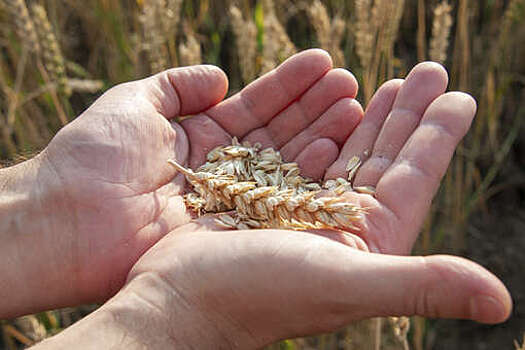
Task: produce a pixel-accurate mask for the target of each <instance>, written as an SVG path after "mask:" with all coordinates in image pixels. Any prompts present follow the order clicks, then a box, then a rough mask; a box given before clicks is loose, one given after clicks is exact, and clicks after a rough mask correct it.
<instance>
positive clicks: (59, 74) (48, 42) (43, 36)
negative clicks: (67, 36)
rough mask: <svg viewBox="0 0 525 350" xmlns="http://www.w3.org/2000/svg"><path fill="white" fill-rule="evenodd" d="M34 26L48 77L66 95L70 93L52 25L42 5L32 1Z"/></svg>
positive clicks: (62, 59) (64, 66) (62, 58)
mask: <svg viewBox="0 0 525 350" xmlns="http://www.w3.org/2000/svg"><path fill="white" fill-rule="evenodd" d="M31 13H32V14H33V21H34V23H35V28H37V29H38V37H39V39H40V48H41V50H40V53H41V56H42V61H43V62H44V66H45V68H46V71H47V73H48V74H49V77H50V78H51V80H52V81H53V82H56V83H57V84H58V89H59V92H61V93H64V94H65V95H66V96H67V95H70V94H71V88H70V87H69V85H68V83H67V76H66V65H65V63H64V57H63V56H62V52H61V50H60V45H59V43H58V40H57V38H56V36H55V33H54V32H53V27H52V25H51V23H50V22H49V19H48V18H47V12H46V10H45V8H44V7H43V6H42V5H39V4H38V3H34V4H33V5H32V6H31Z"/></svg>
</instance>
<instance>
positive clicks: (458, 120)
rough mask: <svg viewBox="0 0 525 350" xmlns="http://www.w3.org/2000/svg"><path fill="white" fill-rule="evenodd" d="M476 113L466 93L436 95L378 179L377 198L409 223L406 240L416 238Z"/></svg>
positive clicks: (471, 99)
mask: <svg viewBox="0 0 525 350" xmlns="http://www.w3.org/2000/svg"><path fill="white" fill-rule="evenodd" d="M475 113H476V102H475V101H474V99H473V98H472V97H471V96H469V95H467V94H465V93H460V92H450V93H447V94H444V95H442V96H440V97H439V98H437V99H436V100H435V101H434V102H433V103H432V104H431V105H430V107H429V108H428V109H427V111H426V113H425V115H424V117H423V119H422V120H421V123H420V125H419V126H418V127H417V129H416V130H415V131H414V133H413V134H412V136H411V137H410V139H409V140H408V141H407V142H406V144H405V146H404V148H403V149H402V150H401V152H400V153H399V155H398V156H397V158H396V159H395V161H394V163H393V164H392V165H391V166H390V167H389V168H388V170H387V171H386V172H385V174H384V175H383V176H382V178H381V179H380V181H379V183H378V185H377V189H376V198H377V199H378V200H379V201H380V202H381V203H382V204H384V205H385V206H387V207H388V208H389V209H390V210H392V211H393V212H394V213H395V214H396V216H397V217H398V218H400V219H401V220H402V221H403V222H406V223H407V224H409V225H410V227H407V230H405V231H406V232H407V234H409V237H407V239H408V240H409V241H411V242H413V241H414V240H415V239H416V237H417V232H418V229H419V227H420V225H421V223H422V220H423V219H424V217H425V215H426V213H427V211H428V209H429V207H430V204H431V202H432V198H433V197H434V195H435V193H436V191H437V189H438V187H439V183H440V181H441V179H442V177H443V175H444V174H445V172H446V170H447V168H448V165H449V163H450V160H451V158H452V156H453V154H454V151H455V149H456V146H457V145H458V143H459V142H460V140H461V139H462V138H463V136H464V135H465V134H466V133H467V131H468V129H469V127H470V125H471V123H472V120H473V118H474V115H475ZM400 198H403V200H399V199H400Z"/></svg>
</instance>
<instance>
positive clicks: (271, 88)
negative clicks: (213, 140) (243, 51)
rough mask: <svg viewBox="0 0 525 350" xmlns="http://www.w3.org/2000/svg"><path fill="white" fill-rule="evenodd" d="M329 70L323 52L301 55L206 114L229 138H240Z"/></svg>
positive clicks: (327, 58) (314, 50)
mask: <svg viewBox="0 0 525 350" xmlns="http://www.w3.org/2000/svg"><path fill="white" fill-rule="evenodd" d="M331 68H332V60H331V58H330V55H328V53H327V52H326V51H323V50H320V49H311V50H306V51H303V52H300V53H298V54H295V55H294V56H292V57H290V58H289V59H287V60H286V61H284V63H282V64H281V65H280V66H279V67H277V68H276V69H274V70H272V71H271V72H269V73H267V74H265V75H264V76H262V77H261V78H259V79H257V80H255V81H254V82H252V83H251V84H249V85H248V86H247V87H245V88H244V89H243V90H242V91H241V92H240V93H238V94H236V95H234V96H232V97H230V98H228V99H227V100H225V101H224V102H222V103H220V104H218V105H216V106H214V107H213V108H211V109H210V110H208V111H207V114H208V115H209V116H210V117H211V118H213V119H214V120H215V121H216V122H217V123H218V124H219V125H221V126H222V127H223V128H224V129H225V130H226V131H227V132H229V133H230V134H231V135H233V136H237V137H239V138H241V137H243V136H245V135H246V134H248V133H249V132H250V131H252V130H255V129H257V128H260V127H262V126H265V125H266V124H268V122H269V121H270V120H271V119H272V118H273V117H274V116H276V115H277V114H278V113H279V112H280V111H282V110H284V109H285V108H286V107H287V106H289V105H290V104H291V103H293V102H294V101H295V100H297V99H298V98H299V97H300V96H301V95H302V94H303V93H304V92H305V91H307V90H308V89H309V88H310V87H311V86H312V85H314V84H315V82H317V81H318V80H319V79H321V78H322V77H323V76H324V75H325V74H326V73H327V72H328V71H329V70H330V69H331Z"/></svg>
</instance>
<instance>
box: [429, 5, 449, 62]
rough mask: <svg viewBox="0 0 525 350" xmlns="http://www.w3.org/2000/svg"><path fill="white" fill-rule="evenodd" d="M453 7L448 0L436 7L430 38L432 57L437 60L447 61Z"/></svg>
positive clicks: (430, 54) (430, 53)
mask: <svg viewBox="0 0 525 350" xmlns="http://www.w3.org/2000/svg"><path fill="white" fill-rule="evenodd" d="M451 10H452V7H451V6H450V5H449V3H448V1H447V0H443V1H442V2H441V3H439V4H438V5H437V6H436V8H435V9H434V21H433V23H432V38H431V40H430V52H429V56H430V59H431V60H433V61H436V62H441V63H443V62H445V61H446V59H447V48H448V44H449V36H450V27H451V26H452V16H451V15H450V12H451Z"/></svg>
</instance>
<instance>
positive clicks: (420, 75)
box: [354, 62, 448, 186]
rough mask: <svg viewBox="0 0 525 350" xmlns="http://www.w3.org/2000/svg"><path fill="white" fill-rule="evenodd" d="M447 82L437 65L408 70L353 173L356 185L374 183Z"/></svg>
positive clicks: (445, 76)
mask: <svg viewBox="0 0 525 350" xmlns="http://www.w3.org/2000/svg"><path fill="white" fill-rule="evenodd" d="M447 83H448V76H447V72H446V71H445V69H444V68H443V67H442V66H441V65H439V64H437V63H434V62H424V63H420V64H418V65H417V66H415V67H414V68H413V69H412V71H411V72H410V73H409V75H408V76H407V78H406V80H405V81H404V83H403V85H402V86H401V88H400V89H399V92H398V94H397V96H396V99H395V101H394V105H393V106H392V110H391V111H390V114H389V115H388V117H387V118H386V120H385V122H384V124H383V126H382V128H381V131H380V132H379V135H378V136H377V140H376V141H375V143H374V146H373V149H372V153H371V155H370V157H369V158H368V159H367V160H366V161H365V162H364V163H363V165H362V166H361V168H360V169H359V171H358V172H357V174H356V178H355V181H354V183H355V185H356V186H365V185H366V186H375V185H376V184H377V182H378V181H379V179H380V178H381V176H382V175H383V173H384V172H385V170H386V169H388V167H389V166H390V164H392V162H393V161H394V159H395V158H396V156H397V154H398V153H399V151H400V150H401V148H403V145H404V144H405V142H406V140H407V139H408V138H409V137H410V135H411V134H412V132H413V131H414V130H415V128H416V127H417V125H418V124H419V121H420V120H421V117H422V116H423V113H424V112H425V110H426V109H427V107H428V106H429V105H430V103H431V102H432V101H433V100H435V99H436V98H437V97H438V96H440V95H441V94H443V93H444V92H445V90H446V87H447Z"/></svg>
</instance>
